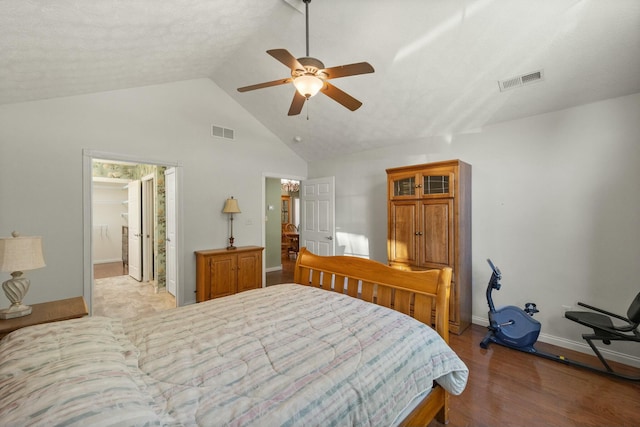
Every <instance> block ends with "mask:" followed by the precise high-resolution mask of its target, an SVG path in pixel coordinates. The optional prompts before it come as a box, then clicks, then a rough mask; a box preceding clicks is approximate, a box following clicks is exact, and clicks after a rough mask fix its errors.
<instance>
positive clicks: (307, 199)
mask: <svg viewBox="0 0 640 427" xmlns="http://www.w3.org/2000/svg"><path fill="white" fill-rule="evenodd" d="M300 210H301V212H300V213H301V217H300V247H303V246H305V247H306V248H307V249H308V250H310V251H311V252H313V253H314V254H316V255H335V178H334V177H333V176H330V177H325V178H316V179H310V180H307V181H302V182H301V183H300Z"/></svg>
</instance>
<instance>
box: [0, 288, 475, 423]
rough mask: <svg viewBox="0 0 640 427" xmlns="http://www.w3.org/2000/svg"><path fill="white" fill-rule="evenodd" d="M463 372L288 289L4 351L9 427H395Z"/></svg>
mask: <svg viewBox="0 0 640 427" xmlns="http://www.w3.org/2000/svg"><path fill="white" fill-rule="evenodd" d="M467 377H468V370H467V367H466V366H465V365H464V363H463V362H462V361H461V360H460V359H459V358H458V356H457V355H456V354H455V353H454V352H453V351H452V350H451V349H450V348H449V347H448V346H447V344H446V343H445V342H444V341H443V340H442V339H441V338H440V336H439V335H437V334H436V333H435V331H433V330H432V329H431V328H429V327H428V326H425V325H423V324H422V323H420V322H418V321H416V320H414V319H412V318H410V317H408V316H405V315H403V314H401V313H397V312H395V311H393V310H390V309H387V308H385V307H380V306H377V305H373V304H369V303H366V302H363V301H360V300H357V299H355V298H351V297H348V296H346V295H341V294H337V293H334V292H328V291H324V290H320V289H315V288H311V287H306V286H301V285H296V284H283V285H276V286H271V287H268V288H264V289H256V290H251V291H246V292H242V293H240V294H236V295H233V296H230V297H225V298H220V299H215V300H211V301H207V302H203V303H199V304H194V305H190V306H186V307H180V308H177V309H173V310H168V311H165V312H161V313H158V314H156V315H153V316H146V317H140V318H134V319H128V320H118V319H111V318H104V317H88V318H83V319H75V320H69V321H65V322H59V323H51V324H46V325H38V326H34V327H30V328H25V329H21V330H18V331H16V332H14V333H12V334H10V335H8V336H7V337H5V338H4V339H3V340H2V341H1V342H0V419H1V420H2V423H3V425H6V426H18V425H20V426H22V425H35V426H50V425H56V424H58V425H78V426H87V425H91V426H108V425H127V426H133V425H167V426H217V425H225V426H260V427H264V426H298V425H305V426H311V425H323V426H327V425H341V426H344V425H354V426H355V425H357V426H381V425H392V424H393V423H394V420H396V418H397V417H398V416H399V414H401V413H403V411H405V410H406V408H407V407H408V406H409V405H412V404H415V402H414V403H412V401H413V399H414V397H415V396H418V395H421V394H425V393H427V392H428V391H429V390H430V389H431V388H432V386H433V382H434V381H436V382H438V383H439V384H441V385H442V386H443V387H444V388H445V389H446V390H447V391H449V392H450V393H452V394H459V393H461V392H462V390H463V389H464V387H465V384H466V381H467Z"/></svg>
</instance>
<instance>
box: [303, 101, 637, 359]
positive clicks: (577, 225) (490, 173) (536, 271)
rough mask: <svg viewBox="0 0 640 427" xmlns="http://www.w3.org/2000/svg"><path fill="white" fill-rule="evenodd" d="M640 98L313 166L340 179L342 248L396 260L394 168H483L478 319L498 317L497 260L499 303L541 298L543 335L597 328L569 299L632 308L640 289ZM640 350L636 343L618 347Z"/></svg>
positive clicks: (476, 207) (477, 195) (476, 189)
mask: <svg viewBox="0 0 640 427" xmlns="http://www.w3.org/2000/svg"><path fill="white" fill-rule="evenodd" d="M639 138H640V94H636V95H632V96H626V97H621V98H616V99H609V100H606V101H602V102H597V103H593V104H588V105H584V106H580V107H577V108H571V109H567V110H563V111H558V112H554V113H550V114H545V115H540V116H535V117H529V118H525V119H522V120H515V121H511V122H506V123H502V124H498V125H494V126H489V127H487V128H485V129H479V130H478V131H477V132H473V133H468V134H463V135H453V136H448V137H442V138H430V139H424V140H416V141H415V142H412V143H409V144H406V145H402V146H396V147H392V148H389V149H378V150H372V151H368V152H364V153H362V152H361V153H357V154H355V155H352V156H343V157H340V158H336V159H329V160H326V161H318V162H311V163H309V177H310V178H313V177H321V176H330V175H334V176H335V177H336V227H337V232H338V235H337V247H338V251H342V252H343V253H347V254H353V255H364V256H369V257H370V258H372V259H376V260H378V261H382V262H386V260H387V254H386V237H387V236H386V229H387V210H386V209H387V208H386V174H385V169H386V168H390V167H396V166H403V165H411V164H420V163H428V162H432V161H439V160H447V159H455V158H459V159H461V160H464V161H466V162H468V163H471V165H472V170H473V173H472V175H473V202H472V209H473V215H472V217H473V225H472V227H473V245H472V246H473V251H472V252H473V315H474V322H477V323H482V322H483V321H486V318H487V311H488V307H487V303H486V299H485V294H484V292H485V290H486V285H487V282H488V280H489V277H490V270H489V267H488V265H487V263H486V259H487V258H489V257H490V258H492V259H493V261H494V262H495V263H496V264H497V265H498V267H500V269H501V270H502V273H503V281H502V283H503V286H502V289H501V290H500V291H499V292H498V293H496V294H495V295H494V300H495V302H496V305H497V306H499V305H517V306H523V305H524V303H525V302H527V301H533V302H536V303H537V304H538V307H539V308H540V309H541V312H540V313H539V314H538V315H536V318H537V319H538V320H540V321H541V323H542V325H543V326H542V333H543V334H544V335H543V336H542V339H543V340H545V341H549V342H553V343H554V344H559V345H565V346H569V347H575V342H577V341H581V340H582V338H581V334H582V333H586V332H588V331H587V330H586V329H585V328H583V327H580V326H579V325H577V324H574V323H572V322H570V321H568V320H566V319H564V318H563V313H564V310H563V309H562V307H561V306H562V305H572V306H575V304H576V302H577V301H584V302H589V303H592V304H593V305H596V306H599V307H603V308H605V309H608V310H610V311H613V312H619V313H621V314H625V313H626V309H627V307H628V306H629V303H630V301H631V299H632V298H633V297H634V296H635V295H636V294H637V293H638V291H640V280H639V279H638V278H639V277H640V262H638V261H639V258H638V257H639V255H640V143H639V141H640V139H639ZM614 349H616V350H619V351H622V352H624V353H626V354H633V355H635V356H636V357H638V356H640V349H639V348H638V346H637V345H636V346H635V347H632V346H618V347H616V346H614Z"/></svg>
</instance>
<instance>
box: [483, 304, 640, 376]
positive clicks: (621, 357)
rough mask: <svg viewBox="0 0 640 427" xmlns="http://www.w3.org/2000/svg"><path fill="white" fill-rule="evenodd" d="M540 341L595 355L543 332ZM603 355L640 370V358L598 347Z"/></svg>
mask: <svg viewBox="0 0 640 427" xmlns="http://www.w3.org/2000/svg"><path fill="white" fill-rule="evenodd" d="M471 322H472V323H474V324H476V325H481V326H485V327H486V326H489V321H488V320H487V319H486V318H483V317H477V316H473V317H472V318H471ZM538 341H541V342H544V343H547V344H551V345H555V346H557V347H562V348H566V349H568V350H574V351H578V352H580V353H585V354H589V355H594V354H593V351H592V350H591V347H589V345H588V344H586V343H584V342H580V341H573V340H568V339H566V338H561V337H556V336H553V335H549V334H545V333H543V332H541V333H540V336H539V337H538ZM478 345H480V343H478ZM598 349H599V350H600V352H601V353H602V355H603V356H604V358H605V359H607V360H611V361H614V362H618V363H622V364H624V365H629V366H633V367H635V368H640V357H637V356H632V355H630V354H624V353H620V352H618V351H613V350H609V349H606V348H602V347H598Z"/></svg>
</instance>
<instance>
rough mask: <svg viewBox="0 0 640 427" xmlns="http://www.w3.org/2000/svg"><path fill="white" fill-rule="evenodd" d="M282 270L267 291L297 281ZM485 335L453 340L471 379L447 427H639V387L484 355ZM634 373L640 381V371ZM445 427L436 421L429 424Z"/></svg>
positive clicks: (523, 358) (286, 265)
mask: <svg viewBox="0 0 640 427" xmlns="http://www.w3.org/2000/svg"><path fill="white" fill-rule="evenodd" d="M282 264H283V269H282V270H280V271H274V272H269V273H267V275H266V276H267V280H266V281H267V286H269V285H274V284H278V283H290V282H292V281H293V267H294V265H295V259H294V258H293V257H291V258H286V257H283V260H282ZM585 332H586V331H585ZM485 333H486V328H485V327H483V326H479V325H472V326H471V327H470V328H469V329H467V330H466V331H465V332H464V333H463V334H462V335H453V334H452V335H451V337H450V345H451V347H452V348H453V349H454V350H455V351H456V353H457V354H458V355H459V356H460V358H461V359H462V360H463V361H464V362H465V363H466V364H467V366H468V367H469V371H470V374H469V382H468V384H467V388H466V389H465V391H464V392H463V393H462V394H461V395H460V396H451V398H450V399H451V400H450V404H451V405H450V406H451V411H450V415H449V424H448V427H463V426H474V427H483V426H487V427H493V426H506V427H508V426H518V427H521V426H522V427H524V426H526V427H538V426H540V427H543V426H544V427H550V426H563V427H564V426H580V427H589V426H592V427H604V426H611V427H626V426H629V427H632V426H633V427H637V426H640V382H631V381H626V380H621V379H616V378H612V377H609V376H606V375H602V374H598V373H595V372H591V371H588V370H585V369H581V368H577V367H572V366H568V365H565V364H562V363H559V362H554V361H551V360H547V359H543V358H541V357H537V356H533V355H530V354H526V353H522V352H519V351H516V350H512V349H508V348H505V347H501V346H498V345H495V344H491V346H490V347H489V349H486V350H485V349H482V348H480V341H482V339H483V338H484V335H485ZM536 347H537V348H538V349H539V350H543V351H547V352H550V353H554V354H562V355H564V356H566V357H568V358H571V359H574V360H578V361H581V362H584V363H591V364H593V365H596V366H597V365H598V363H599V362H598V361H597V359H596V358H595V357H592V356H590V355H585V354H582V353H577V352H573V351H570V350H565V349H561V348H558V347H555V346H552V345H549V344H545V343H538V344H536ZM618 367H620V366H619V365H617V364H616V365H615V368H618ZM623 368H624V367H623ZM629 372H631V371H629ZM633 372H634V373H637V374H638V375H640V372H639V370H634V371H633ZM441 426H442V424H440V423H438V422H437V421H433V422H432V423H431V424H429V427H441Z"/></svg>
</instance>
